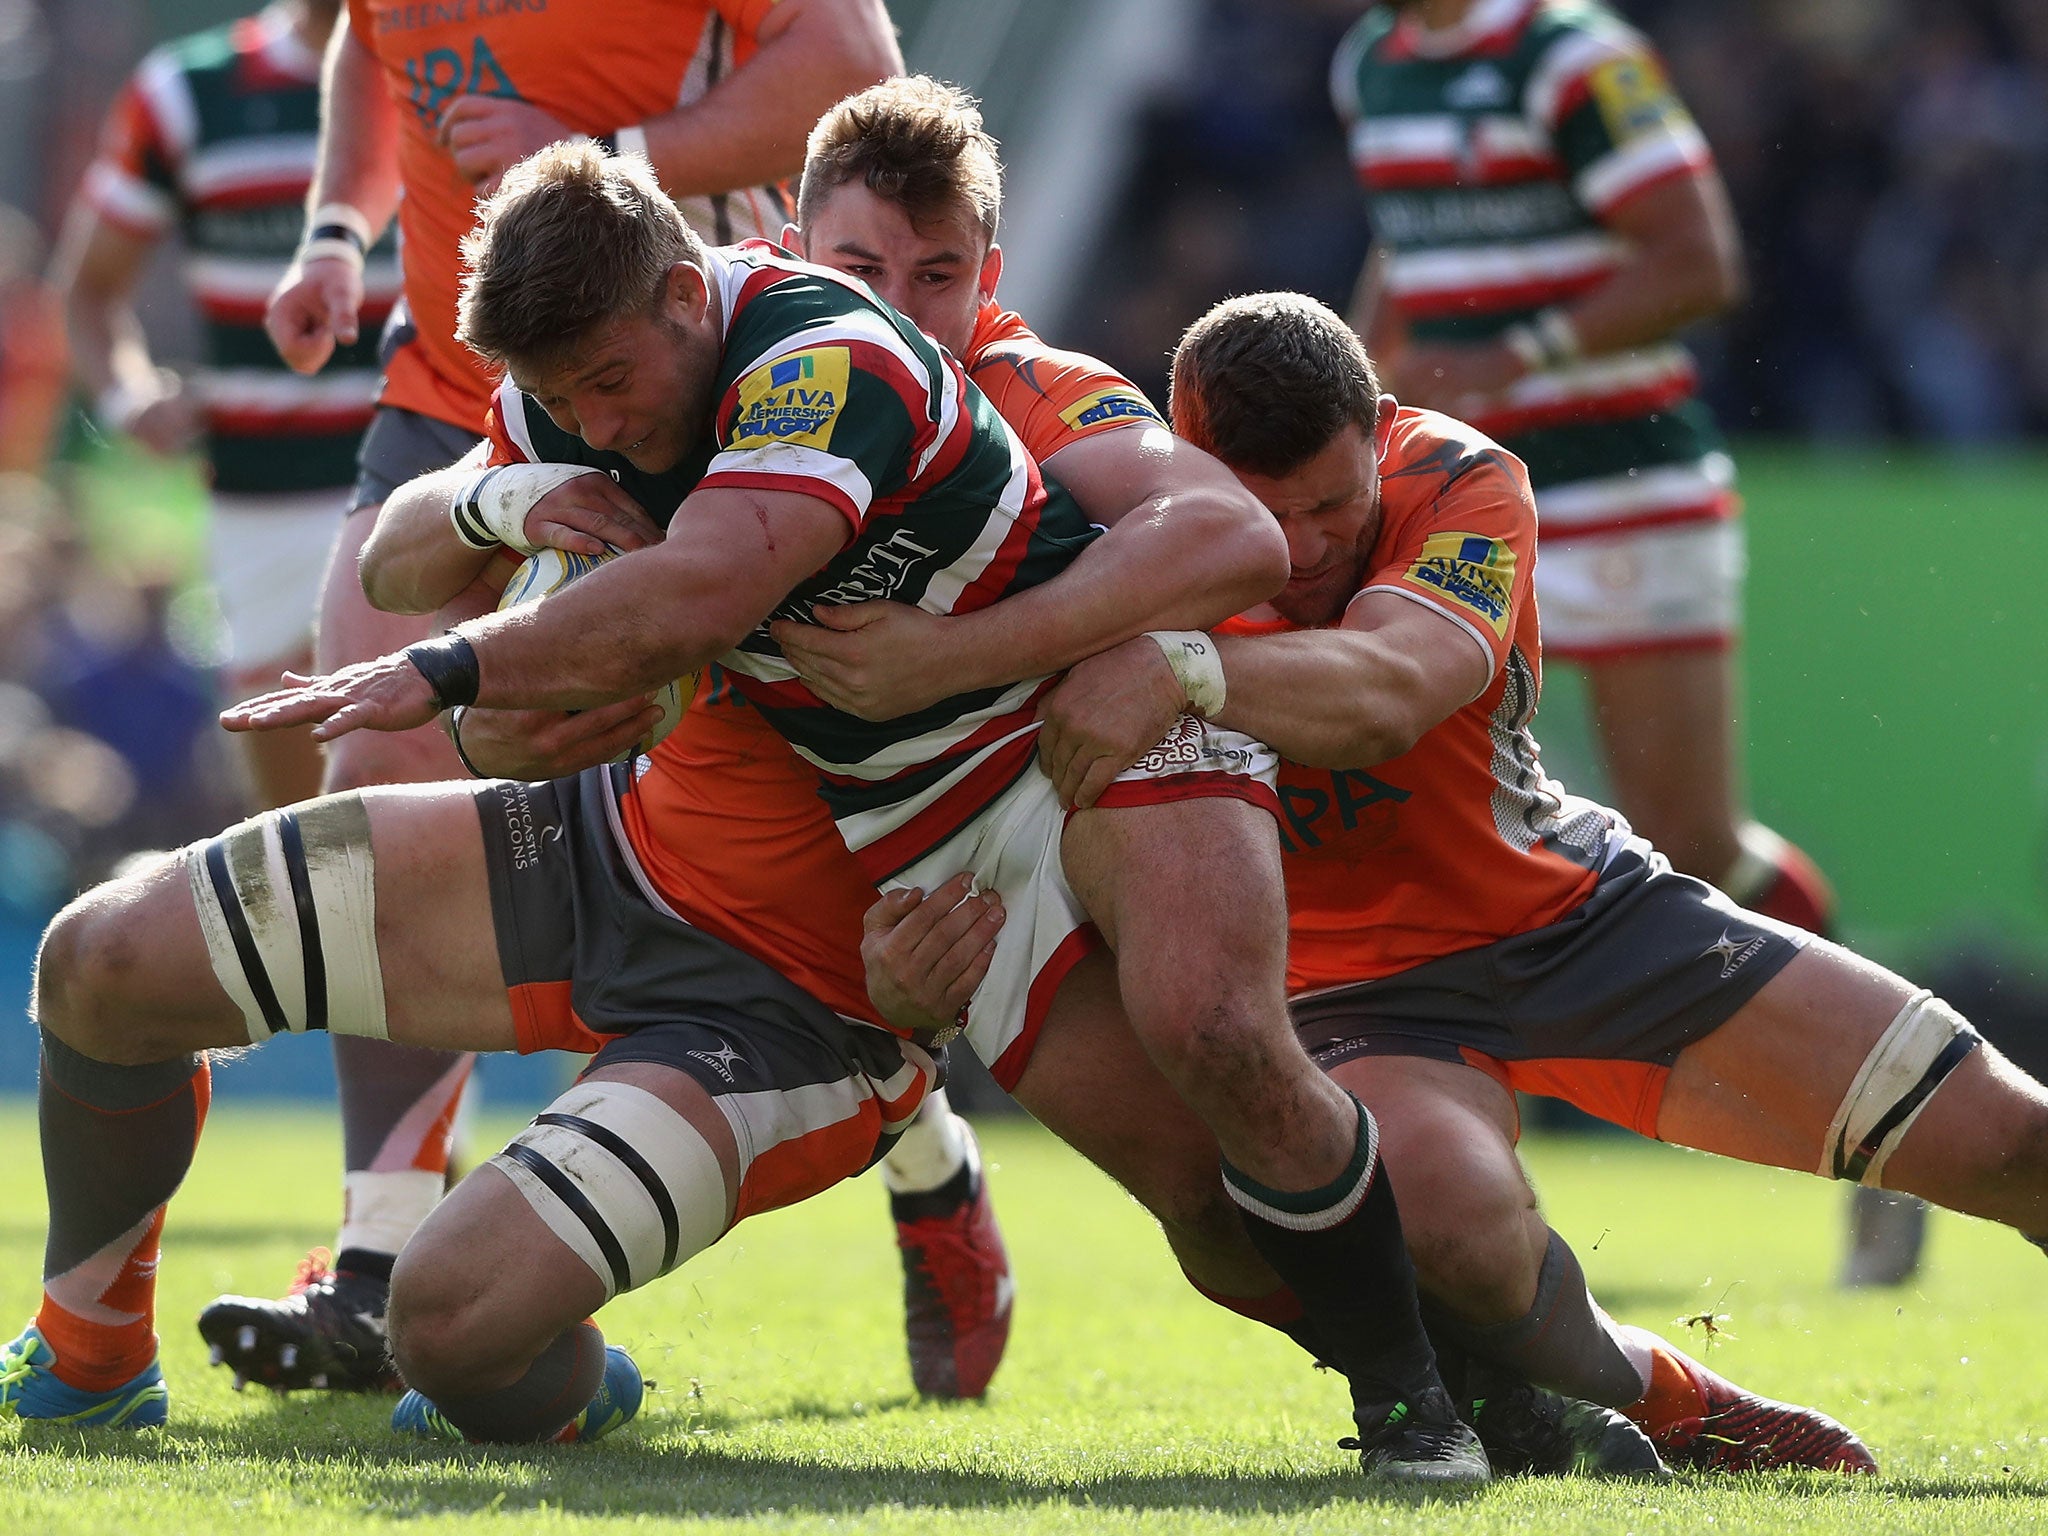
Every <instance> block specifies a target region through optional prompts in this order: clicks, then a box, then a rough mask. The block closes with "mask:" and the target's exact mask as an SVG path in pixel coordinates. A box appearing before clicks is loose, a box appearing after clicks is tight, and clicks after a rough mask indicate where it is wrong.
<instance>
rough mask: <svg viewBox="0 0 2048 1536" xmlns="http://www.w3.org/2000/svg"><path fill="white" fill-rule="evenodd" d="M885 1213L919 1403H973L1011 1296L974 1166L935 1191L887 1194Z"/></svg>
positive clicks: (1004, 1334)
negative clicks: (892, 1227)
mask: <svg viewBox="0 0 2048 1536" xmlns="http://www.w3.org/2000/svg"><path fill="white" fill-rule="evenodd" d="M969 1134H970V1135H971V1134H972V1133H971V1132H970V1133H969ZM889 1212H890V1214H891V1215H892V1216H894V1217H895V1218H896V1247H897V1248H898V1250H899V1251H900V1252H901V1253H902V1255H903V1312H904V1331H905V1333H906V1335H907V1337H908V1339H909V1343H910V1379H911V1380H912V1381H913V1382H915V1383H916V1385H917V1390H918V1391H919V1392H921V1393H922V1394H924V1395H925V1396H926V1397H952V1398H957V1397H980V1396H981V1395H982V1394H983V1393H984V1392H986V1391H987V1390H988V1384H989V1379H990V1378H991V1377H992V1376H994V1375H995V1373H996V1367H997V1366H998V1365H1000V1364H1001V1363H1002V1359H1003V1346H1004V1345H1006V1344H1007V1343H1008V1342H1009V1340H1010V1309H1011V1301H1012V1298H1013V1296H1014V1294H1015V1291H1016V1286H1015V1283H1014V1282H1013V1281H1012V1280H1011V1278H1010V1258H1009V1255H1008V1254H1007V1253H1005V1252H1004V1251H1003V1234H1002V1231H1001V1229H1000V1228H998V1227H997V1226H996V1214H995V1210H994V1208H993V1207H992V1206H991V1205H990V1204H989V1198H988V1181H987V1179H986V1178H984V1177H983V1176H982V1172H981V1162H980V1158H979V1157H970V1158H969V1159H968V1160H967V1162H966V1165H965V1166H963V1167H962V1168H961V1170H960V1171H959V1172H958V1173H957V1174H955V1175H954V1176H953V1177H952V1178H951V1179H948V1180H947V1181H946V1182H945V1183H944V1184H941V1185H940V1186H939V1187H938V1188H937V1189H934V1190H928V1191H926V1192H924V1193H922V1194H912V1195H899V1194H894V1193H892V1194H891V1195H890V1196H889Z"/></svg>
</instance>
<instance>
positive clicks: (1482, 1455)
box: [1337, 1387, 1493, 1489]
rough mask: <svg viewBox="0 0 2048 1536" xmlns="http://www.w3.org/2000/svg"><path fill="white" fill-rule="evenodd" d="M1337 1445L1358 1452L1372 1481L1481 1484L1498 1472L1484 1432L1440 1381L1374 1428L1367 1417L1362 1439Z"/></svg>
mask: <svg viewBox="0 0 2048 1536" xmlns="http://www.w3.org/2000/svg"><path fill="white" fill-rule="evenodd" d="M1337 1445H1338V1448H1339V1449H1340V1450H1346V1451H1356V1452H1358V1465H1359V1469H1360V1470H1361V1471H1362V1472H1364V1473H1365V1475H1366V1476H1367V1477H1368V1478H1370V1479H1371V1480H1372V1481H1374V1482H1378V1483H1387V1484H1390V1485H1393V1486H1396V1487H1404V1488H1416V1489H1429V1488H1445V1489H1448V1488H1456V1487H1477V1486H1478V1485H1479V1484H1481V1483H1483V1482H1485V1481H1487V1479H1488V1478H1490V1477H1491V1476H1492V1475H1493V1472H1492V1468H1491V1467H1490V1466H1489V1465H1488V1463H1487V1460H1486V1451H1485V1448H1484V1447H1482V1446H1481V1445H1480V1443H1479V1436H1478V1435H1476V1434H1474V1433H1473V1431H1472V1428H1471V1426H1470V1425H1468V1424H1466V1423H1465V1421H1464V1420H1462V1419H1460V1418H1459V1417H1458V1412H1457V1409H1456V1408H1455V1407H1454V1406H1453V1405H1452V1403H1451V1399H1450V1397H1449V1395H1448V1394H1446V1393H1445V1392H1444V1391H1443V1390H1442V1389H1441V1388H1437V1387H1432V1388H1431V1389H1430V1390H1429V1391H1428V1392H1425V1393H1423V1394H1421V1395H1420V1396H1418V1397H1417V1398H1416V1399H1415V1400H1414V1401H1413V1402H1412V1403H1406V1402H1403V1403H1396V1404H1394V1405H1393V1407H1391V1408H1389V1409H1388V1410H1387V1411H1386V1414H1385V1416H1384V1417H1383V1418H1381V1419H1380V1421H1379V1423H1378V1424H1377V1425H1375V1426H1374V1427H1373V1428H1372V1429H1370V1430H1368V1429H1366V1428H1365V1427H1364V1426H1363V1424H1362V1423H1361V1425H1360V1428H1359V1431H1358V1436H1357V1438H1356V1439H1352V1438H1348V1437H1347V1438H1346V1439H1343V1440H1339V1441H1338V1442H1337Z"/></svg>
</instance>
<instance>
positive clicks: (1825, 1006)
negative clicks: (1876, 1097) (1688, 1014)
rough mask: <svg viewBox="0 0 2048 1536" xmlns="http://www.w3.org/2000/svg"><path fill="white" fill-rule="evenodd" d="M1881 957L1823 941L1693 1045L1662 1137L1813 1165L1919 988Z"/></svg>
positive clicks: (1669, 1093) (1675, 1079)
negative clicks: (1853, 1087) (1852, 1090)
mask: <svg viewBox="0 0 2048 1536" xmlns="http://www.w3.org/2000/svg"><path fill="white" fill-rule="evenodd" d="M1913 990H1914V989H1913V987H1912V986H1911V985H1910V984H1909V983H1907V982H1906V981H1904V980H1902V979H1901V978H1899V977H1898V976H1895V975H1893V974H1892V973H1891V972H1890V971H1887V970H1886V969H1884V967H1882V966H1880V965H1875V964H1872V963H1871V962H1870V961H1868V960H1865V959H1863V958H1862V957H1861V956H1859V955H1855V954H1851V953H1850V952H1849V951H1848V950H1846V949H1843V948H1841V947H1840V946H1839V945H1835V944H1830V943H1828V942H1827V941H1826V940H1824V939H1815V940H1814V941H1813V942H1812V943H1811V944H1809V945H1808V946H1807V947H1806V948H1805V949H1804V950H1803V951H1802V952H1801V953H1800V954H1799V955H1798V956H1796V957H1795V958H1794V959H1793V960H1792V961H1791V962H1790V963H1789V964H1788V965H1786V967H1785V968H1784V970H1782V971H1780V972H1779V973H1778V974H1777V975H1776V976H1774V977H1773V978H1772V979H1771V980H1770V982H1769V983H1767V984H1766V985H1765V986H1764V988H1763V990H1762V991H1760V992H1758V993H1757V995H1756V996H1755V997H1753V998H1752V999H1750V1001H1749V1002H1748V1003H1747V1004H1746V1005H1745V1006H1744V1007H1743V1008H1742V1009H1741V1011H1739V1012H1738V1013H1736V1014H1735V1015H1734V1016H1733V1017H1731V1018H1730V1019H1729V1020H1728V1021H1727V1022H1726V1023H1725V1024H1723V1025H1721V1026H1720V1027H1719V1028H1718V1029H1716V1030H1714V1032H1713V1033H1711V1034H1709V1035H1707V1036H1706V1037H1705V1038H1704V1039H1702V1040H1699V1041H1697V1042H1696V1043H1694V1044H1692V1045H1690V1046H1688V1047H1686V1049H1685V1050H1684V1051H1683V1052H1682V1053H1680V1055H1679V1057H1678V1060H1677V1062H1676V1063H1675V1064H1674V1065H1673V1067H1672V1069H1671V1076H1670V1078H1669V1079H1668V1080H1667V1081H1666V1083H1665V1087H1664V1102H1663V1105H1662V1107H1661V1108H1660V1109H1659V1111H1658V1115H1657V1136H1658V1139H1659V1140H1661V1141H1670V1142H1676V1143H1677V1144H1679V1145H1681V1146H1687V1147H1698V1148H1700V1149H1701V1150H1703V1151H1707V1152H1719V1153H1721V1154H1722V1155H1724V1156H1727V1157H1739V1158H1742V1159H1744V1160H1745V1161H1747V1162H1752V1163H1769V1164H1771V1165H1773V1166H1775V1167H1780V1168H1799V1169H1805V1170H1808V1171H1811V1170H1812V1169H1814V1168H1815V1167H1817V1166H1818V1165H1819V1162H1820V1156H1821V1143H1822V1141H1823V1140H1824V1139H1825V1137H1826V1134H1827V1129H1828V1124H1829V1122H1830V1121H1831V1120H1832V1119H1833V1118H1834V1113H1835V1110H1836V1108H1837V1106H1839V1105H1840V1104H1841V1102H1842V1097H1843V1095H1844V1094H1845V1093H1847V1092H1848V1089H1849V1085H1850V1083H1851V1082H1853V1081H1854V1080H1855V1077H1856V1074H1857V1072H1858V1070H1859V1069H1860V1068H1861V1067H1862V1065H1863V1063H1864V1060H1865V1059H1866V1058H1867V1057H1868V1056H1869V1054H1870V1050H1871V1047H1872V1046H1873V1045H1875V1044H1876V1043H1877V1040H1878V1037H1879V1036H1880V1035H1882V1034H1883V1033H1884V1031H1885V1029H1886V1028H1887V1027H1888V1026H1889V1025H1890V1024H1891V1022H1892V1020H1893V1019H1894V1018H1896V1017H1897V1016H1898V1012H1899V1010H1900V1009H1901V1008H1902V1007H1904V1006H1905V1004H1906V1001H1907V1000H1908V999H1909V998H1910V997H1911V996H1912V995H1913Z"/></svg>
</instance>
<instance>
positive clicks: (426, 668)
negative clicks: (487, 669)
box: [405, 630, 482, 709]
mask: <svg viewBox="0 0 2048 1536" xmlns="http://www.w3.org/2000/svg"><path fill="white" fill-rule="evenodd" d="M405 659H406V660H407V661H409V662H411V663H412V664H413V665H414V666H415V667H417V668H419V672H420V676H421V677H424V678H425V679H426V680H427V686H428V687H430V688H432V689H433V690H434V703H435V704H436V705H438V706H439V707H440V708H442V709H449V708H452V707H453V706H454V705H457V704H474V703H475V702H476V691H477V686H478V684H479V683H480V682H481V681H482V675H481V674H480V673H479V671H478V670H477V664H476V652H475V651H473V650H472V649H470V644H469V642H468V641H467V640H465V639H463V638H462V636H460V635H458V634H456V633H455V632H454V631H453V630H451V631H449V632H448V633H447V634H445V635H442V636H439V637H438V638H436V639H433V640H422V641H421V642H420V643H419V644H418V645H408V646H407V647H406V648H405Z"/></svg>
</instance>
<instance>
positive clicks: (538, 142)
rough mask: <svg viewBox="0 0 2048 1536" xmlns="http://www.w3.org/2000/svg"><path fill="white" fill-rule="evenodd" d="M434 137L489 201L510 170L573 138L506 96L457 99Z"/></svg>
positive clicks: (564, 128) (560, 126)
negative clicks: (500, 179)
mask: <svg viewBox="0 0 2048 1536" xmlns="http://www.w3.org/2000/svg"><path fill="white" fill-rule="evenodd" d="M435 136H436V137H437V138H439V139H440V141H441V147H442V148H443V149H445V150H447V151H448V153H449V155H451V156H452V157H453V158H454V161H455V169H456V170H458V171H460V172H461V173H462V175H463V176H464V177H465V178H466V179H467V180H468V181H469V182H470V184H471V185H473V186H474V187H475V188H476V190H477V195H478V196H479V197H489V196H490V195H491V194H492V193H493V192H495V191H497V190H498V180H499V178H500V177H502V176H503V175H504V174H505V173H506V172H507V171H509V170H510V169H512V167H513V166H515V165H517V164H518V163H519V162H520V161H522V160H524V159H525V158H526V157H527V156H528V155H530V154H532V153H533V152H534V151H535V150H536V149H544V148H546V147H547V146H548V145H550V144H554V143H557V142H559V141H560V140H562V139H573V138H574V137H576V131H575V130H574V129H573V128H571V127H569V125H568V124H566V123H564V122H562V121H560V120H559V119H557V118H553V117H550V116H549V115H548V114H547V113H545V112H543V111H541V109H540V108H539V107H534V106H529V105H527V104H526V103H525V102H523V101H519V100H517V99H515V98H513V97H510V96H458V97H456V98H455V99H454V100H453V101H451V102H450V103H449V104H448V107H447V110H446V111H444V112H443V113H442V114H441V122H440V126H439V127H438V128H437V129H436V130H435Z"/></svg>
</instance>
